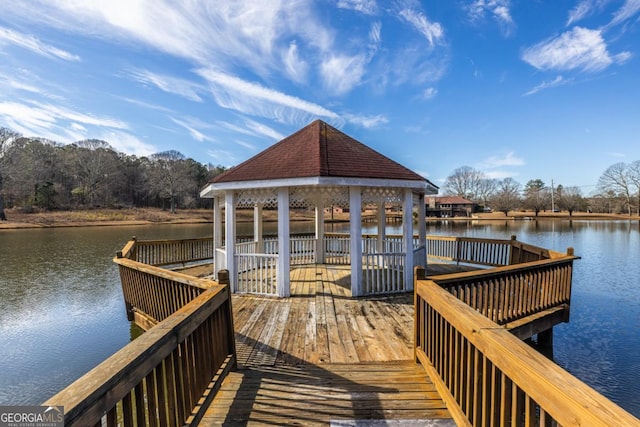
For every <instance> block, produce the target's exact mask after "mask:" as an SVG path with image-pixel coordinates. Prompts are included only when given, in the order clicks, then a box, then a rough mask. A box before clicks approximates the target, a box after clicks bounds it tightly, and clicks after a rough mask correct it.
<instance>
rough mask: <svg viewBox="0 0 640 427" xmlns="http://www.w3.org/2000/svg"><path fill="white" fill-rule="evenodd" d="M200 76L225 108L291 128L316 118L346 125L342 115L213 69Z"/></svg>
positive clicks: (199, 71) (219, 103)
mask: <svg viewBox="0 0 640 427" xmlns="http://www.w3.org/2000/svg"><path fill="white" fill-rule="evenodd" d="M197 73H198V74H199V75H200V76H202V77H203V78H204V79H205V80H207V82H209V88H210V90H211V92H212V94H213V96H214V98H215V100H216V102H217V103H218V105H220V106H221V107H223V108H228V109H231V110H235V111H238V112H241V113H243V114H249V115H253V116H258V117H263V118H268V119H273V120H276V121H280V122H282V123H289V124H298V125H299V124H307V123H308V122H310V121H311V120H312V119H313V118H316V117H320V118H324V119H327V121H329V122H333V123H336V124H338V125H341V124H342V122H343V121H342V119H341V118H340V116H339V115H338V114H336V113H334V112H333V111H330V110H327V109H326V108H324V107H322V106H320V105H318V104H314V103H312V102H309V101H305V100H303V99H300V98H297V97H295V96H290V95H287V94H285V93H282V92H278V91H276V90H274V89H270V88H267V87H264V86H262V85H260V84H258V83H253V82H247V81H245V80H242V79H239V78H238V77H235V76H231V75H228V74H224V73H222V72H220V71H216V70H212V69H200V70H197Z"/></svg>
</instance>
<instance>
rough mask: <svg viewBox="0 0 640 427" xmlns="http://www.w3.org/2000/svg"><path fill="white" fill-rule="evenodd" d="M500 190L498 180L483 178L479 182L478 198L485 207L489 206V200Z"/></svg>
mask: <svg viewBox="0 0 640 427" xmlns="http://www.w3.org/2000/svg"><path fill="white" fill-rule="evenodd" d="M497 188H498V180H497V179H493V178H482V179H481V180H480V181H479V182H478V197H479V198H480V200H479V201H481V202H482V205H483V206H485V207H486V206H487V203H488V202H489V199H490V198H491V196H493V194H494V193H495V192H496V189H497Z"/></svg>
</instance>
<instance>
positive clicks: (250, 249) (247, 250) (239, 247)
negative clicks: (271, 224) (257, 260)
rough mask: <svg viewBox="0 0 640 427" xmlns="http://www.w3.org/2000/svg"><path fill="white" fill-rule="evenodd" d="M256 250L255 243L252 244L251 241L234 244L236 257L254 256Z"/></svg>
mask: <svg viewBox="0 0 640 427" xmlns="http://www.w3.org/2000/svg"><path fill="white" fill-rule="evenodd" d="M256 249H257V242H254V241H253V240H249V241H246V242H240V243H236V250H235V254H236V255H248V254H254V253H256Z"/></svg>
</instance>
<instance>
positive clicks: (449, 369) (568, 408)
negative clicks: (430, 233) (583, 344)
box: [414, 269, 638, 427]
mask: <svg viewBox="0 0 640 427" xmlns="http://www.w3.org/2000/svg"><path fill="white" fill-rule="evenodd" d="M415 277H424V270H421V269H416V274H415ZM414 291H415V316H416V318H415V353H416V358H417V360H418V361H419V362H420V363H421V364H422V365H423V366H424V367H425V369H426V370H427V372H428V373H429V375H430V377H431V379H432V380H433V381H434V382H435V384H436V386H437V388H438V391H439V392H440V394H441V395H442V397H443V398H444V400H445V401H446V402H447V406H448V408H449V410H450V411H451V414H452V415H453V417H454V420H455V421H456V423H457V425H459V426H474V427H475V426H479V427H480V426H482V427H484V426H487V427H488V426H541V427H542V426H545V427H546V426H553V425H562V426H605V425H612V426H613V425H615V426H623V425H624V426H627V425H628V426H631V425H638V422H637V419H636V418H635V417H633V416H632V415H631V414H629V413H627V412H626V411H624V410H623V409H622V408H620V407H618V406H617V405H616V404H614V403H613V402H611V401H610V400H608V399H607V398H606V397H604V396H602V395H601V394H599V393H598V392H596V391H595V390H593V389H592V388H590V387H589V386H587V385H586V384H584V383H583V382H581V381H580V380H578V379H577V378H575V377H573V376H572V375H571V374H569V373H568V372H566V371H565V370H563V369H562V368H560V367H559V366H558V365H556V364H555V363H553V362H552V361H550V360H549V359H547V358H546V357H545V356H543V355H542V354H540V353H539V352H538V351H537V350H535V349H533V348H532V347H530V346H529V345H527V344H526V343H524V342H523V341H521V340H520V339H518V338H517V337H516V336H514V335H513V334H511V333H510V332H509V330H508V329H506V328H504V327H502V326H500V325H498V324H497V323H495V322H493V321H491V320H490V319H488V318H487V317H485V316H484V315H482V314H481V313H479V312H478V311H476V310H474V309H473V308H471V307H470V306H468V305H467V304H465V303H464V302H463V301H461V300H460V299H458V298H456V297H455V296H454V295H452V294H451V293H449V292H447V291H446V290H445V289H442V288H441V287H440V286H439V285H438V284H437V283H436V282H434V281H432V280H424V279H416V282H415V287H414Z"/></svg>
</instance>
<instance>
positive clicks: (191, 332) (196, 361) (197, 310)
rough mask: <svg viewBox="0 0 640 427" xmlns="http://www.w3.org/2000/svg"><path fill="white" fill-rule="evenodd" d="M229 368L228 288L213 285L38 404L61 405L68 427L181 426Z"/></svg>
mask: <svg viewBox="0 0 640 427" xmlns="http://www.w3.org/2000/svg"><path fill="white" fill-rule="evenodd" d="M235 363H236V359H235V344H234V333H233V321H232V317H231V296H230V293H229V288H228V286H222V285H215V286H212V287H210V288H209V289H208V290H206V291H204V292H203V293H202V294H201V295H199V296H197V297H196V298H194V299H193V300H192V301H191V302H189V303H187V304H186V305H184V306H183V307H182V308H179V309H178V310H177V311H176V312H175V313H173V314H172V315H170V316H169V317H167V318H166V319H165V320H163V321H162V322H160V323H158V324H157V325H156V326H154V327H153V328H151V329H150V330H149V331H147V332H145V333H144V334H143V335H141V336H140V337H138V338H137V339H136V340H135V341H133V342H131V343H129V344H128V345H127V346H125V347H124V348H123V349H121V350H120V351H118V352H117V353H115V354H114V355H113V356H111V357H109V358H108V359H107V360H105V361H104V362H102V363H101V364H100V365H98V366H96V367H95V368H94V369H92V370H91V371H89V372H88V373H87V374H86V375H84V376H83V377H82V378H80V379H78V380H77V381H75V382H74V383H73V384H71V385H70V386H69V387H67V388H65V389H64V390H62V391H61V392H60V393H58V394H56V395H55V396H53V397H52V398H50V399H49V400H47V401H46V402H45V403H44V405H62V406H64V409H65V418H64V425H65V426H67V427H71V426H80V427H86V426H102V425H106V426H116V425H125V426H133V425H137V426H154V425H164V426H167V425H169V426H174V425H184V424H185V423H186V422H193V421H194V420H197V419H199V418H200V417H201V416H202V415H203V413H204V412H203V411H204V409H206V406H207V405H208V402H209V401H210V400H211V399H212V398H213V396H214V395H215V393H216V392H217V390H218V388H219V387H220V385H221V383H222V380H223V379H224V377H225V376H226V374H227V373H228V372H229V371H230V370H231V369H233V368H234V367H235Z"/></svg>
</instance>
